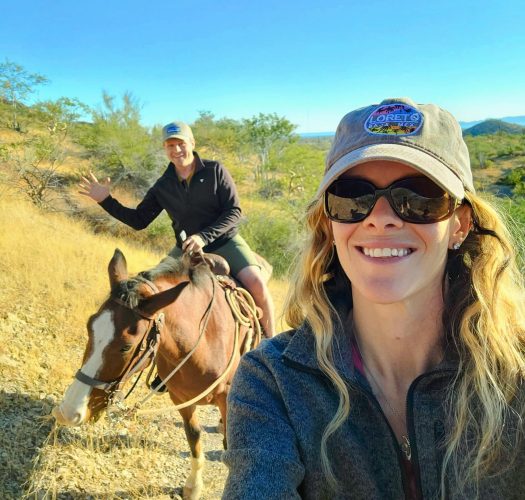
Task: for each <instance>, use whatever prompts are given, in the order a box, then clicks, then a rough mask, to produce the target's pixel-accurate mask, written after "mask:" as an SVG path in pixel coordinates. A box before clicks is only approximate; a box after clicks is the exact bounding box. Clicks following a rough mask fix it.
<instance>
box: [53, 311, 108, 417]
mask: <svg viewBox="0 0 525 500" xmlns="http://www.w3.org/2000/svg"><path fill="white" fill-rule="evenodd" d="M91 327H92V329H93V342H92V346H93V347H92V350H91V353H90V354H89V356H88V358H87V359H86V362H85V363H84V365H83V366H82V372H83V373H84V374H86V375H87V376H89V377H92V378H97V373H98V372H99V370H100V369H101V368H102V363H103V356H102V355H103V353H104V349H105V348H106V347H107V346H108V345H109V344H110V343H111V342H112V341H113V337H114V336H115V325H114V323H113V317H112V314H111V311H103V312H102V314H100V315H99V316H98V317H97V318H96V319H95V320H94V321H93V322H92V324H91ZM90 394H91V387H90V386H88V385H87V384H84V383H83V382H80V381H79V380H77V379H75V380H74V381H73V383H72V384H71V385H70V386H69V387H68V389H67V391H66V393H65V394H64V399H63V400H62V403H61V404H60V406H59V407H58V408H56V409H55V410H54V411H53V414H54V415H55V418H56V419H57V420H58V421H59V423H61V424H64V425H79V424H81V423H82V422H84V420H85V418H86V413H87V405H88V402H89V395H90Z"/></svg>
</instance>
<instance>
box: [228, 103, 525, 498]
mask: <svg viewBox="0 0 525 500" xmlns="http://www.w3.org/2000/svg"><path fill="white" fill-rule="evenodd" d="M307 222H308V227H309V228H310V232H309V235H308V240H307V242H306V244H305V246H304V249H303V251H302V254H301V255H300V257H299V260H298V264H297V268H296V272H295V277H294V281H293V282H292V283H293V285H292V287H291V289H290V292H289V297H288V300H287V306H286V319H287V322H288V324H290V325H291V326H292V328H294V330H292V331H289V332H285V333H283V334H281V335H279V336H278V337H276V338H274V339H272V340H270V341H267V342H264V343H263V344H262V345H261V346H260V348H259V349H257V350H255V351H252V352H250V353H248V354H247V355H246V356H244V358H243V361H242V362H241V366H240V368H239V371H238V372H237V375H236V378H235V380H234V383H233V386H232V389H231V392H230V398H229V421H228V446H229V449H228V451H227V452H225V455H224V461H225V463H226V464H227V466H228V467H229V477H228V481H227V484H226V489H225V492H224V498H227V499H235V498H239V499H240V498H242V499H246V498H265V499H268V498H299V497H303V498H356V499H391V498H392V499H401V498H409V499H420V498H425V499H426V498H484V499H510V498H516V499H518V498H520V499H522V498H525V446H524V437H525V436H524V427H523V423H522V418H523V417H524V416H525V390H524V386H523V376H524V374H525V357H524V352H525V311H524V303H525V302H524V297H525V294H524V289H523V282H522V278H521V276H520V275H519V272H518V269H517V265H516V262H515V255H514V251H513V245H512V243H511V237H510V235H509V233H508V230H507V228H506V226H505V224H504V222H503V220H502V219H501V217H500V216H499V215H498V213H497V211H496V210H495V209H494V208H493V207H492V206H491V205H490V204H489V203H487V202H486V201H484V200H483V199H482V198H480V197H478V196H477V195H476V194H475V190H474V186H473V181H472V172H471V169H470V162H469V157H468V151H467V148H466V145H465V143H464V141H463V138H462V133H461V129H460V127H459V125H458V123H457V122H456V120H455V119H454V118H453V117H452V115H450V114H449V113H448V112H446V111H444V110H442V109H441V108H439V107H437V106H435V105H430V104H428V105H418V104H415V103H414V102H413V101H411V100H409V99H387V100H385V101H383V102H382V103H381V104H376V105H372V106H368V107H366V108H361V109H358V110H356V111H352V112H350V113H349V114H347V115H346V116H345V117H344V118H343V120H342V121H341V123H340V125H339V127H338V129H337V132H336V135H335V139H334V143H333V145H332V148H331V150H330V152H329V154H328V157H327V163H326V170H325V175H324V178H323V179H322V181H321V184H320V187H319V190H318V193H317V196H316V199H315V200H314V201H313V203H312V204H311V206H310V208H309V210H308V213H307Z"/></svg>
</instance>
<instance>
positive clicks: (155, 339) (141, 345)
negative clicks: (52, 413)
mask: <svg viewBox="0 0 525 500" xmlns="http://www.w3.org/2000/svg"><path fill="white" fill-rule="evenodd" d="M139 279H140V281H142V282H144V283H146V284H147V285H148V286H149V287H150V288H151V290H152V291H153V293H154V294H157V293H159V289H158V288H157V287H156V286H155V284H154V283H153V282H151V281H149V280H147V279H146V278H144V277H142V276H141V277H140V278H139ZM188 284H189V281H183V282H182V283H179V284H178V285H177V286H176V287H175V288H177V287H179V288H180V289H181V291H182V289H183V288H185V287H186V285H188ZM111 301H112V302H115V303H117V304H119V305H121V306H123V307H126V308H127V309H130V310H132V311H133V312H135V313H136V314H138V315H139V316H141V317H142V318H144V319H147V320H148V321H149V323H148V327H147V328H146V330H145V331H144V333H143V334H142V337H141V339H140V341H139V342H138V343H137V346H136V348H135V350H134V352H133V355H132V356H131V359H130V361H129V363H128V365H127V367H126V369H125V370H124V373H123V374H122V375H120V376H119V377H118V378H116V379H114V380H111V381H109V382H105V381H103V380H97V379H96V378H93V377H90V376H89V375H86V374H85V373H84V372H83V371H82V369H80V370H78V371H77V372H76V374H75V378H76V379H77V380H78V381H80V382H82V383H83V384H86V385H88V386H90V387H93V388H94V389H100V390H102V391H104V392H105V393H107V394H108V395H112V394H113V393H114V392H115V391H118V390H120V389H121V388H122V387H123V386H124V384H125V383H126V382H127V381H128V380H129V379H130V378H131V377H132V376H133V375H134V374H135V373H136V372H137V371H139V370H141V369H143V366H144V365H145V364H146V363H147V362H148V361H149V360H150V359H154V358H155V356H156V354H157V350H158V346H159V341H160V332H161V329H162V327H163V326H164V313H159V314H153V315H150V314H147V313H145V312H144V311H142V310H141V309H140V308H137V307H135V308H133V307H130V306H129V304H128V303H127V302H125V301H124V300H122V299H120V298H118V297H112V298H111ZM137 357H138V360H137V361H136V362H135V363H134V361H135V360H136V358H137ZM131 390H133V388H132V389H131ZM131 390H130V391H129V392H128V394H127V395H126V398H127V397H128V396H129V395H130V394H131Z"/></svg>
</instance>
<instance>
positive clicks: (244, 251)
mask: <svg viewBox="0 0 525 500" xmlns="http://www.w3.org/2000/svg"><path fill="white" fill-rule="evenodd" d="M212 253H214V254H217V255H220V256H221V257H224V258H225V259H226V261H227V262H228V264H229V265H230V270H231V274H232V275H233V276H237V274H239V271H241V269H244V268H245V267H248V266H257V267H258V268H259V269H261V265H260V264H259V262H258V261H257V258H256V257H255V254H254V253H253V252H252V250H251V248H250V247H249V246H248V243H246V241H245V240H244V238H243V237H242V236H241V235H239V234H237V235H236V236H234V237H233V238H232V239H231V240H228V241H227V242H226V243H225V244H224V245H222V246H220V247H219V248H216V249H215V250H214V251H213V252H212ZM168 255H170V256H171V257H175V258H178V257H180V256H181V255H182V250H181V249H180V248H179V247H177V246H175V247H173V248H172V249H171V250H170V252H169V254H168Z"/></svg>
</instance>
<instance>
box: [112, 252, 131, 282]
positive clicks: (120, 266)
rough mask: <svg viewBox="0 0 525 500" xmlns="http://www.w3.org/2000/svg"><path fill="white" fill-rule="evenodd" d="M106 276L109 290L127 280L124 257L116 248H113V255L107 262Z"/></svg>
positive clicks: (126, 266) (126, 267)
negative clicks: (107, 275) (107, 276)
mask: <svg viewBox="0 0 525 500" xmlns="http://www.w3.org/2000/svg"><path fill="white" fill-rule="evenodd" d="M108 274H109V284H110V286H111V289H113V288H114V287H115V286H116V285H117V284H118V283H120V282H121V281H124V280H127V279H128V265H127V263H126V257H124V254H123V253H122V252H121V251H120V250H119V249H118V248H115V253H114V254H113V257H112V258H111V260H110V261H109V265H108Z"/></svg>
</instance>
